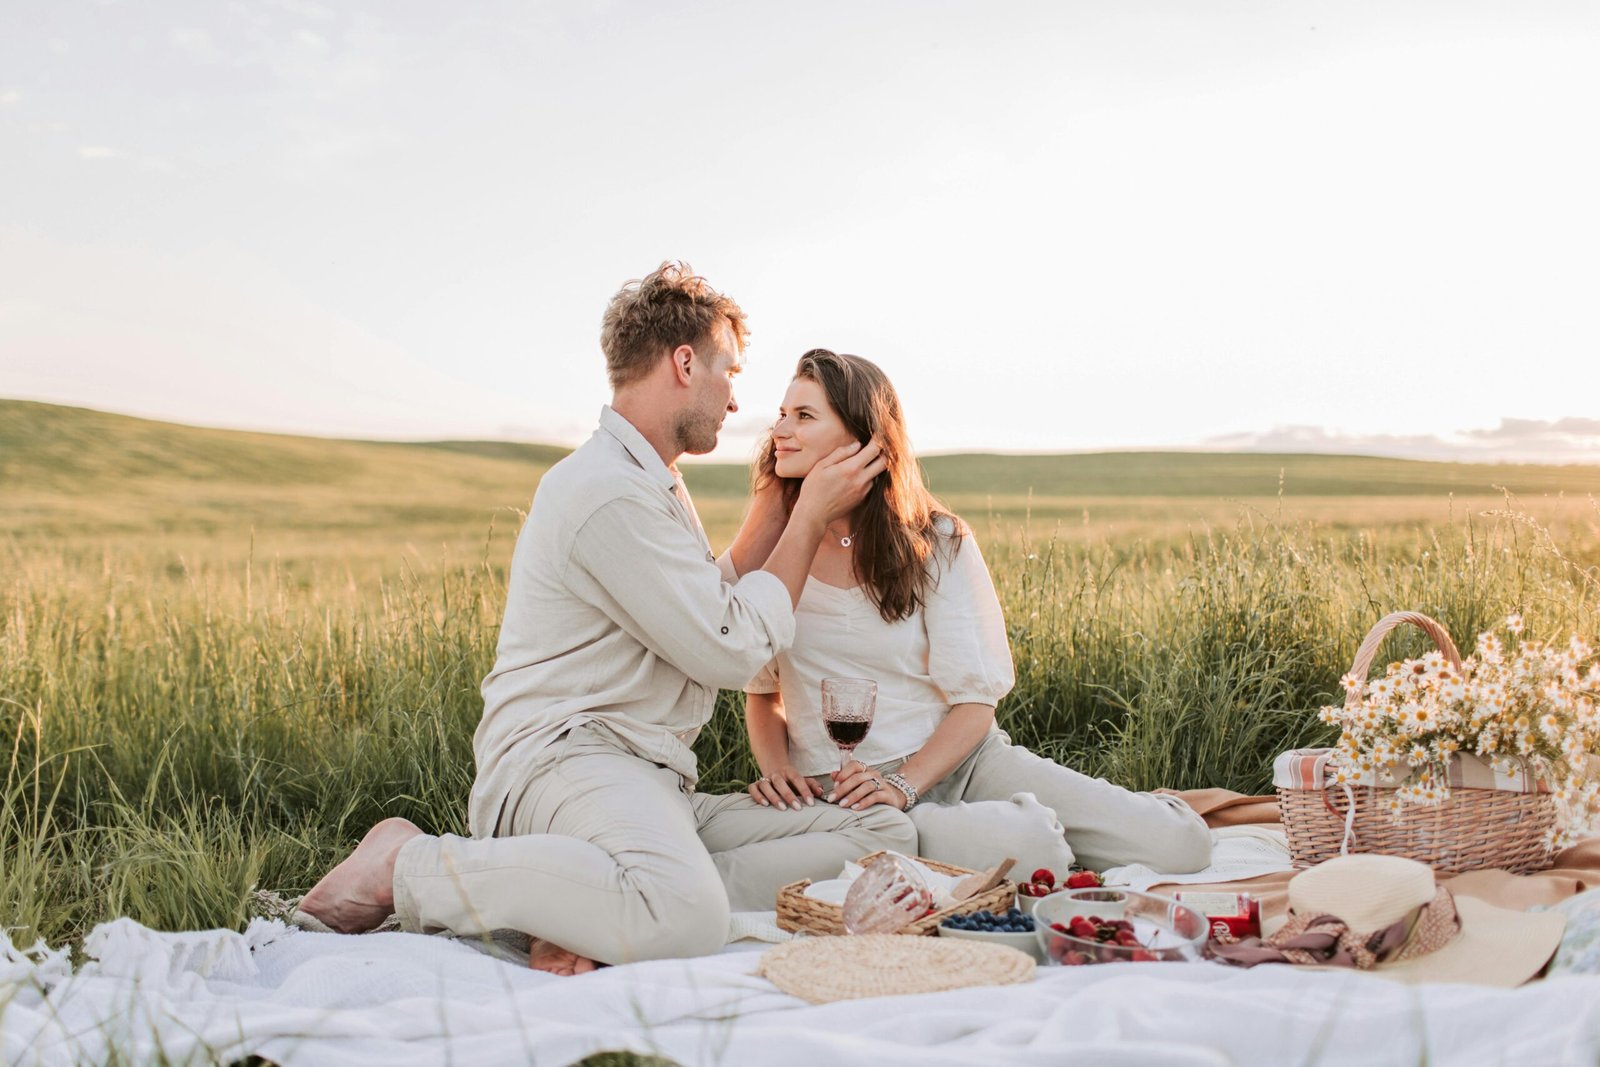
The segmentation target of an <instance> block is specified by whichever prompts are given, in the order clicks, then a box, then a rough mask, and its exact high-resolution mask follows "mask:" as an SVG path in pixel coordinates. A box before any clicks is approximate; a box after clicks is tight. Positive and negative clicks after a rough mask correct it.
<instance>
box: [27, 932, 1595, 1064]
mask: <svg viewBox="0 0 1600 1067" xmlns="http://www.w3.org/2000/svg"><path fill="white" fill-rule="evenodd" d="M124 922H126V920H124ZM102 929H104V928H102ZM92 940H94V943H95V944H96V945H97V946H98V948H99V950H100V951H101V952H102V956H101V958H100V959H99V960H98V961H97V962H96V963H93V964H86V965H84V966H82V967H80V968H79V969H77V970H76V971H73V970H72V969H71V968H70V966H69V965H68V964H67V961H66V958H65V956H64V954H62V953H59V952H50V951H48V950H45V951H38V950H32V951H29V952H19V951H17V950H15V949H14V948H12V946H11V945H10V943H9V942H8V941H5V939H4V938H3V937H0V1000H3V1001H4V1002H5V1008H4V1011H3V1012H0V1052H3V1059H4V1061H5V1062H6V1063H8V1064H22V1065H34V1064H43V1065H50V1067H55V1065H57V1064H62V1065H67V1064H78V1063H103V1062H106V1061H107V1060H110V1059H113V1058H116V1059H118V1060H119V1061H122V1062H135V1063H146V1062H154V1061H157V1060H161V1061H163V1062H168V1063H183V1064H188V1063H211V1062H231V1061H233V1060H237V1059H242V1058H244V1057H246V1056H250V1055H256V1056H261V1057H264V1058H266V1059H268V1060H271V1061H273V1062H275V1063H280V1064H283V1065H284V1067H334V1065H338V1067H348V1065H355V1067H362V1065H372V1067H380V1065H381V1067H409V1065H412V1064H417V1065H421V1064H436V1063H441V1062H456V1063H474V1064H478V1063H484V1064H493V1063H526V1062H537V1063H548V1064H568V1063H574V1062H576V1061H577V1060H579V1059H581V1058H583V1057H584V1056H587V1055H590V1054H592V1053H594V1052H597V1051H601V1050H605V1049H630V1050H633V1051H636V1052H640V1053H655V1054H659V1055H662V1056H665V1057H667V1058H669V1059H671V1060H672V1061H674V1062H676V1063H678V1064H681V1065H683V1067H700V1065H707V1067H709V1065H713V1064H724V1065H726V1064H737V1063H761V1064H763V1065H764V1067H791V1065H792V1067H800V1065H807V1067H810V1065H814V1064H817V1063H828V1064H830V1065H847V1064H871V1065H873V1067H945V1065H951V1067H954V1065H962V1067H965V1065H969V1064H973V1063H984V1064H995V1065H999V1067H1035V1065H1038V1067H1043V1065H1045V1064H1059V1063H1064V1062H1073V1061H1083V1062H1093V1063H1097V1064H1113V1065H1115V1064H1147V1063H1162V1064H1177V1065H1180V1067H1187V1065H1196V1067H1199V1065H1205V1067H1212V1065H1220V1064H1282V1063H1308V1062H1315V1063H1318V1064H1325V1065H1326V1064H1362V1065H1363V1067H1367V1065H1376V1067H1387V1065H1390V1064H1393V1065H1400V1064H1407V1065H1409V1064H1415V1063H1417V1062H1421V1061H1422V1060H1424V1059H1426V1060H1429V1061H1431V1062H1437V1063H1551V1064H1556V1063H1593V1062H1596V1061H1597V1060H1600V1007H1597V1005H1600V977H1593V976H1582V977H1567V978H1559V979H1549V980H1545V981H1543V982H1539V983H1535V984H1534V985H1532V986H1529V987H1524V988H1522V989H1517V990H1493V989H1486V988H1478V987H1472V986H1444V985H1429V986H1419V987H1415V988H1404V989H1402V988H1401V987H1398V986H1395V985H1394V984H1392V983H1389V982H1386V981H1384V980H1382V979H1381V978H1376V977H1373V976H1370V975H1358V974H1319V973H1307V972H1303V971H1296V970H1293V969H1287V968H1270V967H1258V968H1254V969H1252V970H1239V969H1235V968H1229V967H1225V966H1222V965H1219V964H1206V963H1193V964H1117V965H1109V966H1095V967H1054V968H1041V969H1040V971H1039V972H1038V976H1037V977H1036V979H1035V980H1034V981H1033V982H1031V983H1029V984H1027V985H1022V986H1008V987H1003V988H977V989H961V990H955V991H952V992H949V993H939V994H928V995H923V996H914V997H882V998H875V999H871V1000H863V1001H848V1002H842V1003H838V1004H832V1005H825V1006H820V1007H813V1006H809V1005H807V1004H805V1003H803V1002H802V1001H800V1000H798V999H796V998H794V997H790V996H787V995H785V994H782V993H780V992H778V991H777V990H776V989H775V988H773V986H772V985H771V984H770V983H768V982H766V981H765V980H764V979H761V978H757V977H755V976H754V975H753V973H752V972H753V970H754V968H755V966H756V963H757V960H758V959H759V956H758V955H757V954H755V953H748V952H741V953H737V954H732V955H722V956H712V957H709V958H705V959H698V960H667V961H658V962H654V963H640V964H632V965H628V966H621V967H611V968H607V969H604V970H601V971H597V972H595V973H594V974H590V975H585V976H582V977H579V978H553V977H550V976H548V975H543V974H539V973H537V972H532V971H529V970H527V969H526V968H521V967H513V966H507V965H506V964H503V963H500V962H498V961H496V960H494V959H491V958H489V957H486V956H484V955H481V954H479V953H477V952H474V951H472V950H470V949H468V948H467V947H465V946H463V945H461V944H459V943H456V942H454V941H451V940H449V939H446V938H438V937H425V936H422V935H418V934H401V933H387V934H371V935H367V936H362V937H349V936H340V935H337V934H313V933H306V932H303V931H293V932H284V931H283V930H282V928H281V927H277V926H275V925H270V926H267V927H262V926H260V925H258V924H252V927H251V928H250V929H248V930H246V931H245V932H244V933H243V934H236V933H231V932H222V931H208V932H204V933H200V934H163V933H157V932H154V931H150V930H145V929H143V928H138V927H135V926H133V925H132V924H129V925H123V926H121V927H120V928H119V929H118V930H116V931H111V932H107V933H104V934H101V935H100V936H99V937H97V938H92ZM236 950H242V951H244V952H246V953H247V954H248V957H249V961H248V962H249V964H250V965H249V966H245V965H244V964H245V962H246V961H245V960H244V958H243V957H242V956H241V955H239V952H238V951H236ZM146 953H148V954H150V955H151V957H152V958H153V959H154V960H155V961H156V962H154V963H151V964H148V965H146V964H143V963H141V962H140V961H138V960H136V959H135V955H136V954H146ZM146 971H148V972H149V974H148V976H147V977H141V975H144V974H145V972H146ZM202 972H204V973H202Z"/></svg>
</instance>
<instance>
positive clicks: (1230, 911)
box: [1172, 893, 1261, 941]
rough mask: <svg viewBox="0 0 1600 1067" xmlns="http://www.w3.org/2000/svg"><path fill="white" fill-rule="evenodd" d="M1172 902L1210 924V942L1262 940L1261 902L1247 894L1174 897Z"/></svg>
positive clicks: (1177, 894) (1205, 894)
mask: <svg viewBox="0 0 1600 1067" xmlns="http://www.w3.org/2000/svg"><path fill="white" fill-rule="evenodd" d="M1172 899H1173V900H1176V901H1177V902H1178V903H1179V904H1183V905H1185V906H1187V907H1190V908H1193V909H1194V910H1195V911H1198V912H1199V913H1200V914H1201V915H1204V916H1205V917H1206V918H1207V919H1209V920H1211V940H1213V941H1215V940H1217V938H1218V935H1219V934H1221V933H1224V932H1225V933H1227V935H1228V937H1229V938H1230V939H1232V940H1235V941H1237V940H1241V939H1243V938H1246V937H1260V936H1261V901H1259V900H1257V899H1256V898H1255V897H1253V896H1251V895H1250V894H1249V893H1174V894H1172Z"/></svg>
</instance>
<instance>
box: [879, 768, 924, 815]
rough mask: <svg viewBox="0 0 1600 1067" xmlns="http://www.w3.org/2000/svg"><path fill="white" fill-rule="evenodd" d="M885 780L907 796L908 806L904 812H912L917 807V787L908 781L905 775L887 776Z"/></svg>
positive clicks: (884, 777)
mask: <svg viewBox="0 0 1600 1067" xmlns="http://www.w3.org/2000/svg"><path fill="white" fill-rule="evenodd" d="M883 780H884V781H886V782H888V783H889V784H890V785H892V786H894V787H895V788H896V789H898V790H900V792H902V793H904V794H905V795H906V806H905V808H904V809H903V810H905V811H910V810H911V809H912V808H914V807H916V806H917V787H916V786H914V785H912V784H911V783H910V782H908V781H906V779H905V775H902V774H886V775H884V776H883Z"/></svg>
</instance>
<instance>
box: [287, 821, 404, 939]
mask: <svg viewBox="0 0 1600 1067" xmlns="http://www.w3.org/2000/svg"><path fill="white" fill-rule="evenodd" d="M421 834H422V831H421V830H419V829H418V828H417V827H416V826H415V825H414V824H412V823H410V822H407V821H406V820H405V819H385V820H383V821H382V822H380V823H379V824H378V825H376V826H374V827H373V828H372V829H370V830H368V831H367V836H365V837H363V838H362V839H361V843H360V844H359V845H357V846H356V850H355V851H354V852H352V853H350V855H349V856H347V857H345V861H344V862H343V863H341V864H339V866H337V867H335V868H334V869H333V870H331V871H329V872H328V873H327V874H325V875H323V877H322V881H320V882H318V883H317V884H316V885H315V886H313V887H312V889H311V892H309V893H307V894H306V895H305V897H304V898H302V899H301V901H300V910H301V911H303V912H306V913H307V914H309V915H312V916H315V917H316V918H318V919H320V920H321V921H322V922H324V923H326V924H327V925H328V926H330V927H332V928H333V929H335V930H338V931H339V932H340V933H344V934H359V933H361V932H362V931H365V930H371V929H372V928H373V927H375V926H377V925H378V924H379V923H381V922H383V920H385V919H387V918H388V917H389V914H390V913H391V912H393V911H394V860H395V857H396V856H398V855H399V854H400V846H402V845H404V844H405V843H406V842H407V841H410V840H411V839H412V838H413V837H419V836H421Z"/></svg>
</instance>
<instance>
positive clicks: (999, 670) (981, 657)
mask: <svg viewBox="0 0 1600 1067" xmlns="http://www.w3.org/2000/svg"><path fill="white" fill-rule="evenodd" d="M957 521H958V522H959V521H960V520H957ZM952 532H953V531H952ZM952 540H953V538H952ZM949 545H950V542H948V541H947V542H946V544H945V545H943V546H941V548H940V550H939V551H938V552H937V553H936V560H937V563H936V569H935V582H934V585H933V587H932V588H931V589H930V590H929V592H928V599H927V604H926V605H925V607H924V617H925V618H926V620H927V625H928V674H929V677H931V678H932V679H933V683H934V684H935V685H937V686H938V687H939V688H940V689H941V690H942V691H943V692H944V695H945V699H946V700H947V701H949V702H950V704H951V705H955V704H987V705H989V706H990V707H993V706H994V705H996V704H998V703H999V702H1000V698H1001V697H1003V696H1005V695H1006V694H1007V693H1009V692H1010V691H1011V686H1012V685H1013V684H1014V683H1015V682H1016V668H1015V667H1014V666H1013V664H1012V661H1011V644H1010V642H1009V641H1008V640H1007V639H1006V620H1005V616H1004V614H1002V612H1001V611H1000V600H999V598H998V597H997V596H996V595H995V591H994V581H993V580H992V579H991V578H990V577H989V568H988V566H987V565H985V564H984V562H983V553H982V552H980V551H979V550H978V542H977V540H976V539H974V538H973V536H972V531H971V530H970V529H966V528H965V527H964V525H963V531H962V537H961V539H960V541H959V542H957V543H955V544H954V550H953V552H952V551H951V548H950V547H949Z"/></svg>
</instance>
